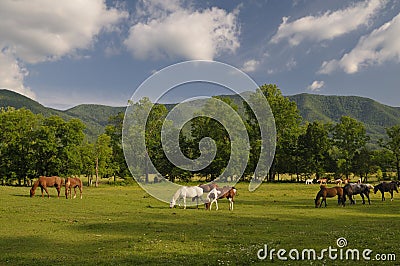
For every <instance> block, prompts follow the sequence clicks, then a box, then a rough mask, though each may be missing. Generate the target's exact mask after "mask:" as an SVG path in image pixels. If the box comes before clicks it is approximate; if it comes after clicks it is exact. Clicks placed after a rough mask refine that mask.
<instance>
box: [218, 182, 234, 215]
mask: <svg viewBox="0 0 400 266" xmlns="http://www.w3.org/2000/svg"><path fill="white" fill-rule="evenodd" d="M217 190H218V191H220V192H221V193H218V194H219V195H218V199H223V198H227V199H228V200H229V210H230V211H233V202H234V200H233V198H234V197H235V196H236V193H237V190H236V188H235V187H229V186H224V187H223V188H218V187H217Z"/></svg>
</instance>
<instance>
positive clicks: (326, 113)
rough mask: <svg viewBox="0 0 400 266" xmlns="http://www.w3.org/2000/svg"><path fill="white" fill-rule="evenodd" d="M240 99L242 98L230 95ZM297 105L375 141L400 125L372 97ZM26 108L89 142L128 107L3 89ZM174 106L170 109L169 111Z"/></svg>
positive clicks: (305, 113)
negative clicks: (351, 121) (344, 120)
mask: <svg viewBox="0 0 400 266" xmlns="http://www.w3.org/2000/svg"><path fill="white" fill-rule="evenodd" d="M230 97H233V98H236V99H235V100H236V101H237V100H238V96H237V95H236V96H230ZM287 97H288V98H289V99H290V100H291V101H294V102H296V104H297V108H298V109H299V111H300V115H301V116H302V117H303V121H305V122H307V121H308V122H313V121H316V120H318V121H323V122H332V123H335V122H338V121H339V120H340V117H342V116H344V115H346V116H350V117H353V118H355V119H357V120H358V121H361V122H363V123H364V124H365V127H366V130H367V134H368V135H369V136H370V137H371V140H372V142H375V143H376V142H377V140H378V139H379V138H383V137H385V128H387V127H390V126H393V125H396V124H400V107H392V106H388V105H384V104H381V103H379V102H377V101H374V100H372V99H369V98H364V97H359V96H325V95H316V94H307V93H302V94H296V95H292V96H287ZM8 106H11V107H15V108H17V109H19V108H25V109H28V110H30V111H32V112H33V113H35V114H38V113H40V114H43V115H44V116H51V115H58V116H60V117H62V118H63V119H65V120H69V119H72V118H79V119H80V120H82V121H83V122H84V123H85V125H86V127H87V128H86V134H87V135H88V138H89V140H94V139H95V138H96V136H98V135H99V134H101V133H102V132H103V131H104V127H105V126H106V125H107V123H108V118H109V117H110V116H111V115H116V114H118V113H119V112H124V111H125V107H111V106H105V105H97V104H81V105H77V106H75V107H73V108H70V109H67V110H57V109H53V108H49V107H45V106H43V105H42V104H40V103H38V102H36V101H34V100H32V99H30V98H27V97H25V96H23V95H20V94H18V93H16V92H13V91H9V90H4V89H1V90H0V107H8ZM173 106H174V105H172V104H170V105H168V106H167V108H168V109H170V108H172V107H173Z"/></svg>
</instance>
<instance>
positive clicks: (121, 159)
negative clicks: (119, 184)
mask: <svg viewBox="0 0 400 266" xmlns="http://www.w3.org/2000/svg"><path fill="white" fill-rule="evenodd" d="M123 121H124V113H123V112H120V113H118V114H117V115H115V116H111V117H110V118H109V121H108V125H107V126H106V128H105V133H106V134H107V135H109V136H110V137H111V146H112V150H113V155H112V158H113V160H112V161H113V162H112V163H113V164H114V166H113V169H114V170H115V173H114V174H113V175H114V177H116V176H119V177H121V178H126V177H128V176H130V172H129V169H128V166H127V165H126V161H125V156H124V151H123V149H122V126H123Z"/></svg>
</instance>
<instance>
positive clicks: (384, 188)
mask: <svg viewBox="0 0 400 266" xmlns="http://www.w3.org/2000/svg"><path fill="white" fill-rule="evenodd" d="M378 190H379V191H380V192H381V193H382V201H384V200H386V199H385V192H389V193H390V196H391V198H390V200H391V201H393V191H396V192H397V193H399V191H398V190H397V183H396V182H395V181H392V182H390V183H386V182H382V183H380V184H379V185H376V186H375V187H374V194H376V192H378Z"/></svg>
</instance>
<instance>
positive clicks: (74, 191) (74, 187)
mask: <svg viewBox="0 0 400 266" xmlns="http://www.w3.org/2000/svg"><path fill="white" fill-rule="evenodd" d="M74 199H76V187H74Z"/></svg>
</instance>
